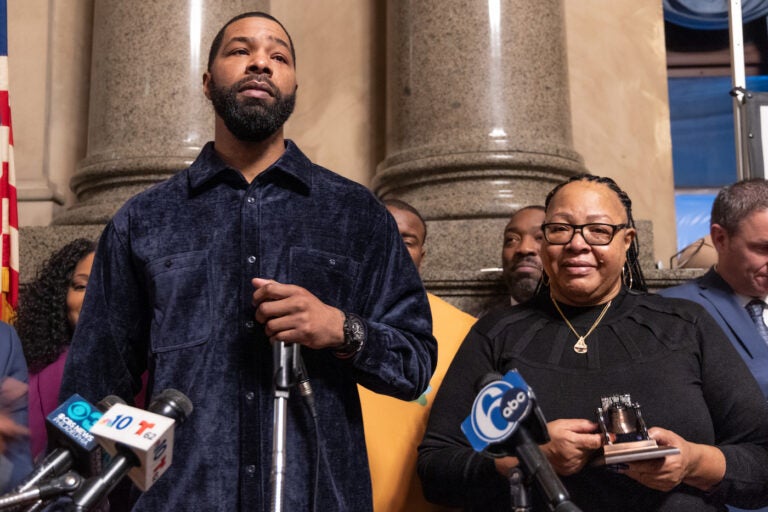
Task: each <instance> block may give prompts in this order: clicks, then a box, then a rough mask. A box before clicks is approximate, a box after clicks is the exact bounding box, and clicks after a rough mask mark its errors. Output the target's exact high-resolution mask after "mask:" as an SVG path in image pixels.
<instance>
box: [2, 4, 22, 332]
mask: <svg viewBox="0 0 768 512" xmlns="http://www.w3.org/2000/svg"><path fill="white" fill-rule="evenodd" d="M0 157H1V158H2V163H3V168H2V175H0V200H1V201H2V207H1V208H0V225H1V226H2V236H1V237H0V258H1V260H0V267H1V268H0V320H3V321H5V322H10V321H11V320H12V319H13V316H14V314H15V311H16V306H17V305H18V301H19V216H18V211H17V208H16V170H15V169H14V167H13V130H12V129H11V103H10V100H9V98H8V4H7V0H0Z"/></svg>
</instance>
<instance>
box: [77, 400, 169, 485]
mask: <svg viewBox="0 0 768 512" xmlns="http://www.w3.org/2000/svg"><path fill="white" fill-rule="evenodd" d="M91 433H92V434H94V435H95V436H96V437H97V439H98V441H99V444H101V446H102V447H103V448H104V450H106V451H107V453H109V454H110V455H115V454H116V453H117V452H118V448H117V444H120V445H122V447H125V448H128V449H130V450H131V451H132V452H133V453H134V454H136V456H137V457H138V459H139V465H138V466H136V467H134V468H132V469H131V470H130V472H129V473H128V476H129V477H130V479H131V480H132V481H133V483H134V484H136V487H138V488H139V489H140V490H141V491H146V490H147V489H149V488H150V487H151V486H152V484H153V483H154V482H155V481H156V480H157V479H158V478H160V476H162V474H163V473H165V471H166V470H167V469H168V467H169V466H170V465H171V462H172V457H173V433H174V420H173V419H171V418H168V417H166V416H162V415H160V414H155V413H152V412H149V411H145V410H143V409H137V408H135V407H130V406H128V405H125V404H117V405H114V406H112V407H111V408H110V409H109V410H108V411H107V412H106V413H104V416H102V417H101V420H99V422H98V423H96V425H94V426H93V428H92V429H91Z"/></svg>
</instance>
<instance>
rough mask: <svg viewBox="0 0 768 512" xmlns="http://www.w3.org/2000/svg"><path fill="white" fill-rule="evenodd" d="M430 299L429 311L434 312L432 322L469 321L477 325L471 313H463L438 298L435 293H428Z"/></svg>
mask: <svg viewBox="0 0 768 512" xmlns="http://www.w3.org/2000/svg"><path fill="white" fill-rule="evenodd" d="M427 299H429V309H430V310H431V312H432V320H433V321H436V320H437V319H438V318H440V319H451V320H452V321H455V322H459V321H467V322H471V323H475V320H476V318H475V317H474V316H472V315H470V314H469V313H467V312H465V311H462V310H461V309H459V308H457V307H456V306H454V305H453V304H451V303H450V302H448V301H446V300H444V299H442V298H440V297H438V296H437V295H435V294H433V293H427Z"/></svg>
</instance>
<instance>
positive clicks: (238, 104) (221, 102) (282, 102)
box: [208, 76, 296, 142]
mask: <svg viewBox="0 0 768 512" xmlns="http://www.w3.org/2000/svg"><path fill="white" fill-rule="evenodd" d="M255 78H258V80H259V81H260V82H262V83H265V84H267V85H269V86H270V87H271V88H272V93H273V94H274V102H272V104H269V103H268V102H267V101H265V100H263V99H261V98H247V97H246V98H244V99H243V100H242V101H238V99H237V93H238V91H239V90H240V87H241V86H242V84H244V83H246V82H249V81H252V80H254V79H255ZM208 91H209V93H210V95H211V103H213V109H214V110H215V111H216V113H217V114H218V115H219V117H221V119H222V120H223V121H224V124H225V125H226V126H227V128H228V129H229V131H230V132H232V134H233V135H234V136H235V137H237V138H238V139H239V140H242V141H245V142H261V141H264V140H266V139H268V138H269V137H271V136H272V135H274V134H275V133H276V132H277V130H279V129H280V127H281V126H283V124H285V122H286V121H287V120H288V118H289V117H290V116H291V113H292V112H293V107H294V106H295V105H296V92H295V91H294V92H293V93H291V94H289V95H287V96H285V97H283V95H282V93H281V92H280V90H279V89H278V88H277V87H275V86H274V84H273V83H272V81H271V80H269V78H266V77H253V76H251V77H247V78H244V79H243V80H241V81H239V82H237V83H236V84H234V85H232V86H231V87H219V86H218V85H217V84H216V82H215V81H214V80H213V77H211V79H210V81H209V82H208Z"/></svg>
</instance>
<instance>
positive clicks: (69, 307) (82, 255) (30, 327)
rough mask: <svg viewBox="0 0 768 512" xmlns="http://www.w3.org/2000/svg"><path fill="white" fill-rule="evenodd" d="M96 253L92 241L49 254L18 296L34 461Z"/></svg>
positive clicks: (18, 327) (44, 438) (53, 405)
mask: <svg viewBox="0 0 768 512" xmlns="http://www.w3.org/2000/svg"><path fill="white" fill-rule="evenodd" d="M95 250H96V245H95V243H94V242H92V241H91V240H86V239H84V238H78V239H76V240H73V241H72V242H70V243H68V244H67V245H65V246H64V247H62V248H61V249H59V250H58V251H56V252H55V253H53V254H52V255H51V256H50V257H49V258H48V260H47V261H46V262H44V263H43V265H42V266H41V268H40V269H39V271H38V272H37V277H36V278H35V280H34V281H32V282H30V283H28V284H27V285H25V286H24V287H23V288H22V290H21V294H20V298H19V311H18V316H17V319H16V330H17V331H18V333H19V337H20V338H21V342H22V346H23V348H24V355H25V357H26V359H27V365H28V367H29V428H30V442H31V446H32V456H33V457H35V458H37V456H38V455H40V454H41V453H42V452H43V451H44V450H45V446H46V442H47V434H46V431H45V418H46V416H47V415H48V414H49V413H50V412H51V411H53V410H54V409H55V408H56V407H57V406H58V404H59V387H60V386H61V376H62V373H63V371H64V362H65V360H66V358H67V350H68V348H69V343H70V341H71V340H72V334H73V333H74V331H75V325H76V324H77V319H78V316H79V315H80V308H81V307H82V305H83V297H84V296H85V288H86V286H87V285H88V278H89V276H90V274H91V266H92V265H93V255H94V251H95Z"/></svg>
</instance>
